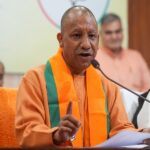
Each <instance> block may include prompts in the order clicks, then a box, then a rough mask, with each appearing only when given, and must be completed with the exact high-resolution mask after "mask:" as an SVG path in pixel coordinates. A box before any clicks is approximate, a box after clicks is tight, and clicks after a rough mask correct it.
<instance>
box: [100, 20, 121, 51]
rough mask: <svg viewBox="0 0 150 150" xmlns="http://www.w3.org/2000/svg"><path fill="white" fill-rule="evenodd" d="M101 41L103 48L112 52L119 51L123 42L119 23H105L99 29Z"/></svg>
mask: <svg viewBox="0 0 150 150" xmlns="http://www.w3.org/2000/svg"><path fill="white" fill-rule="evenodd" d="M101 40H102V44H103V46H104V47H106V48H108V49H111V50H112V51H118V50H120V49H121V44H122V40H123V34H122V26H121V22H120V21H118V20H116V21H113V22H111V23H105V24H103V25H102V29H101Z"/></svg>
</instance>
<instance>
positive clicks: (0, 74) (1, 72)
mask: <svg viewBox="0 0 150 150" xmlns="http://www.w3.org/2000/svg"><path fill="white" fill-rule="evenodd" d="M4 72H5V69H4V65H3V63H2V62H1V61H0V87H2V86H3V83H4Z"/></svg>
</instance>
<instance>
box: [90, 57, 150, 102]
mask: <svg viewBox="0 0 150 150" xmlns="http://www.w3.org/2000/svg"><path fill="white" fill-rule="evenodd" d="M91 64H92V65H93V67H94V68H96V69H98V70H99V71H100V72H101V73H102V74H103V75H104V77H106V78H107V79H108V80H110V81H111V82H113V83H115V84H117V85H119V86H120V87H122V88H124V89H126V90H127V91H129V92H131V93H132V94H134V95H136V96H138V97H140V98H141V99H142V100H144V101H146V102H148V103H150V100H148V99H146V98H145V97H143V96H141V95H139V94H137V93H136V92H134V91H132V90H130V89H128V88H127V87H125V86H123V85H122V84H120V83H118V82H116V81H114V80H113V79H111V78H109V77H108V76H107V75H106V74H105V73H104V72H103V71H102V69H101V68H100V64H99V63H98V61H97V60H95V59H93V60H92V61H91Z"/></svg>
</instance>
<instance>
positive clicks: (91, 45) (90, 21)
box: [57, 12, 99, 74]
mask: <svg viewBox="0 0 150 150" xmlns="http://www.w3.org/2000/svg"><path fill="white" fill-rule="evenodd" d="M57 37H58V41H59V43H60V47H62V48H63V57H64V59H65V61H66V63H67V64H68V66H69V67H70V69H71V71H73V73H76V74H80V73H83V72H84V70H85V69H86V68H87V67H88V66H89V65H90V64H91V61H92V60H93V59H94V58H95V56H96V52H97V49H98V41H99V34H98V29H97V24H96V22H95V20H94V18H93V17H91V16H90V15H89V14H85V15H81V14H78V13H77V12H76V14H73V15H72V16H71V17H70V18H69V19H67V20H66V22H65V25H64V28H63V31H62V33H59V34H58V35H57Z"/></svg>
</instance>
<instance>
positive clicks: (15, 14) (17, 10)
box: [0, 0, 128, 73]
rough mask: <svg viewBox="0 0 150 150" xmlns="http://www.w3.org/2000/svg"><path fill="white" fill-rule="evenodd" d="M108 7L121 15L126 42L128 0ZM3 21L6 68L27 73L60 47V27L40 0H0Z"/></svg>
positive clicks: (1, 55) (0, 38)
mask: <svg viewBox="0 0 150 150" xmlns="http://www.w3.org/2000/svg"><path fill="white" fill-rule="evenodd" d="M107 11H109V12H115V13H117V14H119V15H120V16H121V18H122V20H123V26H124V32H125V41H124V46H127V44H128V43H127V0H110V2H109V6H108V10H107ZM55 13H57V12H55ZM0 22H1V25H0V60H2V61H3V62H4V64H5V67H6V72H8V73H24V72H26V71H27V70H28V69H30V68H32V67H34V66H37V65H39V64H41V63H45V62H46V61H47V59H48V57H49V56H51V55H52V54H54V53H55V52H56V51H57V47H58V42H57V40H56V34H57V32H59V29H58V28H56V27H54V26H53V25H52V24H51V23H50V22H49V21H48V19H47V18H46V17H45V16H44V14H43V13H42V11H41V8H40V7H39V4H38V0H13V1H10V0H0Z"/></svg>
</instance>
